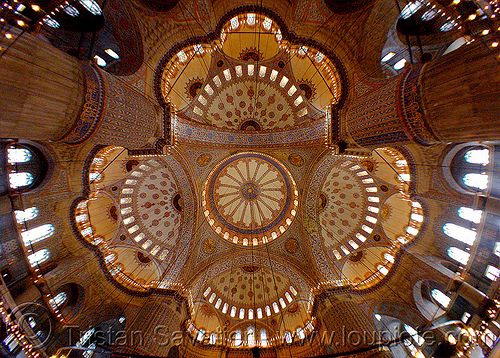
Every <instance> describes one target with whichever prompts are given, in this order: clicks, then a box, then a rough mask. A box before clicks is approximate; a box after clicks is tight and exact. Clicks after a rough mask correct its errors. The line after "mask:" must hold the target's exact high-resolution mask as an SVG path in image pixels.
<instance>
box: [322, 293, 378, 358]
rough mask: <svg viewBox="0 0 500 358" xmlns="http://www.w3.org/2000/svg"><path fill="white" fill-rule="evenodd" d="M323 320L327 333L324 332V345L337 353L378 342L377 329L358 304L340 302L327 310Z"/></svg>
mask: <svg viewBox="0 0 500 358" xmlns="http://www.w3.org/2000/svg"><path fill="white" fill-rule="evenodd" d="M321 318H322V321H323V324H324V328H325V331H326V332H323V336H322V339H323V343H326V344H328V345H329V346H330V347H331V349H333V350H334V352H335V353H339V352H347V351H351V350H355V349H358V348H362V347H367V346H370V345H372V344H374V343H375V342H376V334H375V332H377V329H376V327H375V325H374V324H373V321H372V319H370V318H369V317H368V316H367V315H366V314H365V313H364V312H363V310H362V309H361V308H360V307H359V305H358V304H357V303H356V302H352V301H344V302H339V303H338V304H335V305H334V306H331V307H330V308H328V309H327V310H325V311H324V313H323V314H322V317H321Z"/></svg>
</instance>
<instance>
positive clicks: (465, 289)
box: [450, 277, 488, 307]
mask: <svg viewBox="0 0 500 358" xmlns="http://www.w3.org/2000/svg"><path fill="white" fill-rule="evenodd" d="M450 291H451V292H456V293H457V294H459V295H460V296H462V297H463V298H465V299H466V300H467V301H469V302H470V303H472V304H473V305H474V306H476V307H481V306H482V305H484V303H485V301H487V300H488V296H486V295H485V294H484V293H483V292H481V291H479V290H478V289H477V288H475V287H473V286H471V285H469V284H468V283H467V282H465V281H464V280H463V279H462V278H459V277H454V278H453V280H452V284H451V288H450Z"/></svg>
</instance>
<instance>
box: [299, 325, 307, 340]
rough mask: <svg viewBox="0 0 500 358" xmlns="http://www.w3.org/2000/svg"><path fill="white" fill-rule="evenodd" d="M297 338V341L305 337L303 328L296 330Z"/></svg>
mask: <svg viewBox="0 0 500 358" xmlns="http://www.w3.org/2000/svg"><path fill="white" fill-rule="evenodd" d="M297 336H298V337H299V339H304V338H305V337H306V335H305V333H304V329H303V328H301V327H299V328H297Z"/></svg>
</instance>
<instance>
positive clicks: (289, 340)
mask: <svg viewBox="0 0 500 358" xmlns="http://www.w3.org/2000/svg"><path fill="white" fill-rule="evenodd" d="M292 340H293V339H292V333H291V332H290V331H286V332H285V342H286V343H292Z"/></svg>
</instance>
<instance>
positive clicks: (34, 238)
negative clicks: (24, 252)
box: [21, 224, 54, 246]
mask: <svg viewBox="0 0 500 358" xmlns="http://www.w3.org/2000/svg"><path fill="white" fill-rule="evenodd" d="M53 234H54V226H53V225H52V224H45V225H42V226H38V227H36V228H34V229H30V230H28V231H23V232H21V237H22V239H23V243H24V246H30V245H31V244H34V243H35V242H39V241H42V240H44V239H46V238H48V237H50V236H52V235H53Z"/></svg>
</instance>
